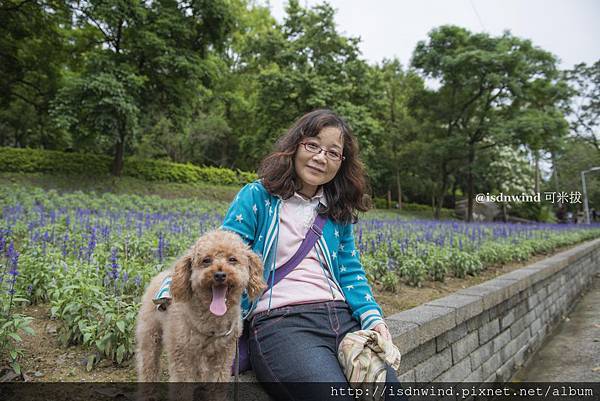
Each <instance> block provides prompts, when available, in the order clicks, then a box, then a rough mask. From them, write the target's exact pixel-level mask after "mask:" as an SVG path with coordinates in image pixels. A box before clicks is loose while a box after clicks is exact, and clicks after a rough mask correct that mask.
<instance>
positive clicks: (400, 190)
mask: <svg viewBox="0 0 600 401" xmlns="http://www.w3.org/2000/svg"><path fill="white" fill-rule="evenodd" d="M396 186H397V187H398V209H399V210H402V187H401V186H400V170H399V169H396Z"/></svg>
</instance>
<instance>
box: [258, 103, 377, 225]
mask: <svg viewBox="0 0 600 401" xmlns="http://www.w3.org/2000/svg"><path fill="white" fill-rule="evenodd" d="M326 127H334V128H338V129H339V130H340V132H341V133H342V138H343V154H344V157H345V159H344V160H343V161H342V164H341V166H340V169H339V170H338V172H337V174H336V175H335V177H334V178H333V179H332V180H331V181H329V182H328V183H326V184H324V185H323V193H324V195H325V199H326V200H327V206H326V207H324V208H321V210H320V211H319V212H320V213H324V214H327V215H328V216H329V217H330V218H331V219H333V220H335V221H337V222H340V223H344V224H348V223H356V221H358V212H365V211H367V210H369V207H370V201H369V198H368V196H366V194H367V191H368V184H367V179H366V174H365V169H364V167H363V164H362V162H361V161H360V159H359V157H358V143H357V141H356V138H355V137H354V135H353V134H352V131H351V129H350V127H349V126H348V124H347V123H346V121H344V120H343V119H342V118H341V117H340V116H338V115H337V114H335V113H334V112H333V111H331V110H327V109H319V110H314V111H311V112H310V113H307V114H305V115H303V116H302V117H300V118H299V119H298V120H297V121H296V122H295V123H294V125H292V127H291V128H290V129H289V130H288V131H287V132H286V133H285V134H284V135H283V136H282V137H281V138H279V140H278V141H277V143H276V144H275V150H274V151H273V152H272V153H271V154H269V155H268V156H267V157H265V158H264V159H263V161H262V163H261V166H260V169H259V170H258V176H259V177H260V178H261V179H262V183H263V185H264V186H265V188H266V189H267V191H269V192H270V193H271V194H274V195H278V196H281V197H282V198H283V199H288V198H290V197H291V196H292V195H294V192H296V191H299V190H300V188H301V183H300V182H298V181H299V180H297V175H296V171H295V170H294V156H295V155H296V151H297V150H298V145H299V144H300V142H302V141H303V140H304V139H305V138H310V137H315V136H317V135H318V134H319V133H320V132H321V130H322V129H323V128H326Z"/></svg>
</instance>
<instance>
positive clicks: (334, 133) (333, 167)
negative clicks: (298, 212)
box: [294, 127, 344, 196]
mask: <svg viewBox="0 0 600 401" xmlns="http://www.w3.org/2000/svg"><path fill="white" fill-rule="evenodd" d="M301 143H307V144H309V145H308V146H309V148H312V149H314V150H316V151H317V152H319V149H318V148H321V149H324V150H325V151H330V154H333V153H335V154H338V155H342V152H343V149H344V142H343V137H342V132H341V131H340V129H339V128H336V127H325V128H323V129H322V130H321V132H319V134H318V135H317V136H314V137H307V138H304V139H302V141H301ZM311 145H312V146H311ZM341 165H342V160H333V159H331V158H329V157H328V156H327V155H325V152H324V151H323V150H321V151H320V153H312V152H310V151H308V150H306V148H305V146H304V145H302V144H300V145H298V149H297V150H296V154H295V155H294V169H295V171H296V175H297V176H298V178H299V179H300V183H301V185H302V188H301V189H300V192H302V193H303V194H304V195H307V196H312V195H314V194H315V193H316V192H317V189H318V187H319V185H323V184H326V183H328V182H329V181H331V180H333V178H334V177H335V175H336V174H337V172H338V170H339V169H340V166H341Z"/></svg>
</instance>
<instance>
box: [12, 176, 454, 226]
mask: <svg viewBox="0 0 600 401" xmlns="http://www.w3.org/2000/svg"><path fill="white" fill-rule="evenodd" d="M10 184H16V185H20V186H23V187H38V188H42V189H44V190H50V189H53V190H56V191H57V192H59V193H65V192H74V191H82V192H86V193H89V192H94V193H97V194H102V193H113V194H117V195H140V196H147V195H156V196H159V197H161V198H164V199H189V198H191V199H198V200H209V201H219V202H226V203H229V202H231V201H232V200H233V198H234V197H235V194H236V193H237V192H238V191H239V189H240V188H241V187H240V186H231V185H214V184H206V183H185V184H184V183H175V182H166V181H145V180H140V179H138V178H132V177H113V176H111V175H104V176H95V177H91V176H89V175H85V174H82V175H55V174H47V173H8V172H0V185H10ZM364 217H365V218H369V219H382V220H386V219H396V218H400V219H409V220H414V219H432V218H433V212H428V211H423V210H414V211H404V210H402V211H401V210H396V209H389V210H387V209H373V210H370V211H368V212H367V213H366V215H365V216H364ZM442 219H443V220H453V218H451V217H450V216H446V215H444V216H442Z"/></svg>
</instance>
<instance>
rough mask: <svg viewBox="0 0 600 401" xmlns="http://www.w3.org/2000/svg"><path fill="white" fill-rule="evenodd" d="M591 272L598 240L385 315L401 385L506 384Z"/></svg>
mask: <svg viewBox="0 0 600 401" xmlns="http://www.w3.org/2000/svg"><path fill="white" fill-rule="evenodd" d="M597 272H600V239H597V240H594V241H590V242H587V243H585V244H582V245H579V246H577V247H575V248H572V249H570V250H568V251H565V252H561V253H559V254H557V255H555V256H553V257H550V258H547V259H543V260H541V261H539V262H537V263H534V264H531V265H528V266H526V267H524V268H522V269H519V270H515V271H512V272H510V273H507V274H504V275H502V276H499V277H497V278H495V279H493V280H489V281H486V282H484V283H482V284H479V285H476V286H473V287H469V288H466V289H464V290H461V291H458V292H456V293H454V294H452V295H449V296H447V297H444V298H441V299H437V300H435V301H431V302H428V303H426V304H424V305H420V306H418V307H416V308H413V309H410V310H406V311H403V312H399V313H396V314H394V315H392V316H389V317H388V318H387V319H386V321H387V323H388V326H389V328H390V331H391V333H392V336H393V338H394V343H395V344H396V345H397V346H398V348H399V349H400V352H401V353H402V363H401V366H400V370H399V372H398V373H399V378H400V381H401V382H432V381H433V382H443V381H454V382H461V381H490V382H491V381H496V382H501V381H507V380H508V379H510V377H511V376H512V375H513V374H514V373H515V372H516V371H517V370H518V368H519V367H521V366H522V365H523V363H524V362H525V360H526V359H527V357H528V356H529V355H531V354H532V353H533V352H535V351H536V350H537V349H538V348H539V347H540V345H541V343H542V340H543V339H544V337H545V336H546V335H547V334H548V333H549V332H550V331H551V330H552V329H553V327H554V326H555V325H556V324H557V323H558V322H559V321H560V319H561V317H562V316H564V315H565V314H566V313H567V311H568V310H569V309H570V308H571V306H572V305H573V304H574V302H575V301H576V300H577V298H578V297H579V296H580V295H581V294H582V293H583V292H584V291H585V289H586V287H587V286H588V285H589V284H590V283H591V279H592V276H593V275H594V274H595V273H597Z"/></svg>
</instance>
